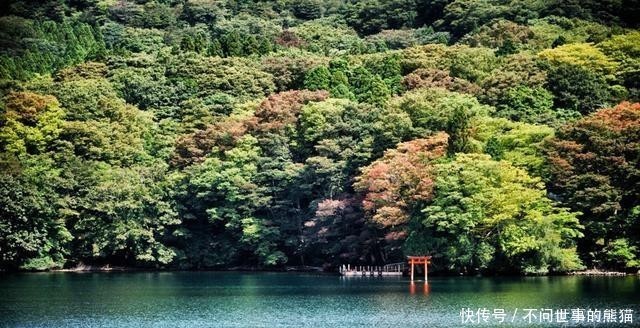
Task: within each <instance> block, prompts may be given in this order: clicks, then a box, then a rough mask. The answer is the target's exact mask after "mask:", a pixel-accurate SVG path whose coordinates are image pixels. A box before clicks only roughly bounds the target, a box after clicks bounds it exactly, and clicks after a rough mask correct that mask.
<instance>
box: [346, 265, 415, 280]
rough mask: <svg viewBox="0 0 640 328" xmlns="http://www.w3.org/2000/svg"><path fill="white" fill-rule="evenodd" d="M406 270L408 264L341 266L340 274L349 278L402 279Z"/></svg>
mask: <svg viewBox="0 0 640 328" xmlns="http://www.w3.org/2000/svg"><path fill="white" fill-rule="evenodd" d="M405 270H406V263H404V262H399V263H390V264H387V265H382V266H375V265H354V266H352V265H350V264H346V265H341V266H340V274H341V275H343V276H347V277H392V276H395V277H400V276H402V274H403V272H404V271H405Z"/></svg>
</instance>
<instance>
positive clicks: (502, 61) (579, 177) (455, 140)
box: [0, 0, 640, 274]
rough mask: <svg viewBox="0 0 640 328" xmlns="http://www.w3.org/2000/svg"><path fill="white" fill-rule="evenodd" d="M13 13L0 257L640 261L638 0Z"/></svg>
mask: <svg viewBox="0 0 640 328" xmlns="http://www.w3.org/2000/svg"><path fill="white" fill-rule="evenodd" d="M0 13H1V14H2V17H0V93H1V94H0V97H1V101H0V171H1V173H0V269H4V270H16V269H21V270H47V269H55V268H63V267H73V266H75V265H78V264H80V263H83V264H92V265H104V264H110V265H120V266H132V267H143V268H178V269H207V268H214V269H224V268H232V267H239V266H241V267H254V268H264V269H270V268H281V267H283V266H285V265H312V266H323V267H325V268H327V269H331V268H335V267H336V266H337V265H340V264H343V263H351V264H375V265H379V264H383V263H389V262H395V261H400V260H402V258H403V257H404V255H408V254H430V255H433V257H434V258H433V263H434V269H435V270H440V271H442V272H448V273H467V274H471V273H477V272H482V273H520V274H533V273H554V272H566V271H572V270H580V269H583V268H594V267H595V268H603V269H615V270H626V271H637V270H638V269H639V268H640V163H639V162H640V103H638V101H640V29H639V25H640V20H639V19H638V17H640V3H638V2H637V1H632V0H617V1H614V0H605V1H595V0H589V1H578V0H570V1H564V0H551V1H543V0H500V1H498V0H455V1H447V0H362V1H345V0H327V1H321V0H301V1H297V0H275V1H249V0H237V1H234V0H136V1H123V0H49V1H35V0H22V1H8V2H7V1H4V2H3V3H2V4H1V5H0Z"/></svg>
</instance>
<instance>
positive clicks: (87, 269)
mask: <svg viewBox="0 0 640 328" xmlns="http://www.w3.org/2000/svg"><path fill="white" fill-rule="evenodd" d="M207 271H210V272H254V273H260V272H263V273H270V272H271V273H276V272H280V273H285V272H290V273H317V274H327V275H339V272H337V271H325V270H324V269H323V268H322V267H313V266H287V267H283V268H275V269H264V268H258V267H248V266H236V267H230V268H205V269H179V268H175V269H171V268H139V267H125V266H111V265H101V266H100V265H79V266H76V267H73V268H66V269H52V270H44V271H20V270H18V271H3V270H0V273H42V272H71V273H92V272H94V273H99V272H103V273H108V272H207ZM436 276H452V277H453V276H480V277H498V276H512V277H514V276H516V277H527V276H619V277H622V276H640V271H638V272H637V273H629V272H621V271H609V270H599V269H588V270H581V271H571V272H565V273H548V274H540V275H477V274H474V275H459V274H443V275H439V274H436Z"/></svg>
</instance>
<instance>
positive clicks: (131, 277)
mask: <svg viewBox="0 0 640 328" xmlns="http://www.w3.org/2000/svg"><path fill="white" fill-rule="evenodd" d="M638 293H640V278H638V277H637V276H632V277H524V278H523V277H511V278H510V277H502V278H478V277H452V278H443V277H431V278H430V279H429V282H428V284H425V283H424V281H415V282H414V283H413V284H412V283H410V282H409V280H408V279H407V278H402V277H385V278H382V277H351V278H349V277H339V276H333V275H317V274H285V273H282V274H278V273H228V272H163V273H156V272H145V273H142V272H141V273H106V274H105V273H89V274H73V273H46V274H12V275H3V276H0V295H2V297H0V326H11V327H13V326H21V327H103V326H108V327H130V326H137V327H158V326H160V327H162V326H166V327H212V326H216V327H217V326H223V327H247V326H248V327H291V326H293V327H314V328H315V327H336V326H347V327H354V326H355V327H358V326H360V327H370V326H382V327H392V326H397V325H398V324H399V323H402V325H403V327H424V326H426V325H429V326H434V327H452V326H459V324H460V322H459V320H460V318H459V313H460V310H461V308H464V307H470V308H481V307H486V308H489V309H493V308H504V309H513V308H516V307H517V308H521V309H522V308H573V307H582V308H632V309H635V311H636V313H640V305H639V303H640V298H639V297H638V296H637V295H638ZM638 320H640V318H638Z"/></svg>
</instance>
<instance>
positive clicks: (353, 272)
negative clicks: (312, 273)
mask: <svg viewBox="0 0 640 328" xmlns="http://www.w3.org/2000/svg"><path fill="white" fill-rule="evenodd" d="M407 262H408V263H409V265H410V266H411V267H410V269H409V270H408V271H409V275H410V276H411V282H412V283H413V280H414V271H415V266H416V265H424V283H425V284H426V283H427V282H428V279H429V269H428V265H429V264H431V256H407ZM405 270H407V267H406V263H405V262H398V263H391V264H387V265H383V266H375V265H354V266H351V265H350V264H346V265H345V264H343V265H341V266H340V274H341V275H343V276H349V277H382V276H402V275H403V273H404V271H405Z"/></svg>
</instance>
